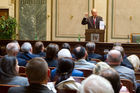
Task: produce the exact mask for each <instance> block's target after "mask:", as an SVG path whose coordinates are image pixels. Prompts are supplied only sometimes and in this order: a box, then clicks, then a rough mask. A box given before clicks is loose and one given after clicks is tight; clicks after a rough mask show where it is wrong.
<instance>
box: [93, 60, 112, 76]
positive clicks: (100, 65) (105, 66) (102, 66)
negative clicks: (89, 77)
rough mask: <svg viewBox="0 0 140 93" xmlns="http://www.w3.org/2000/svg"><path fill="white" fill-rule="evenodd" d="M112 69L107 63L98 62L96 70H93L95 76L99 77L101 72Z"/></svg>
mask: <svg viewBox="0 0 140 93" xmlns="http://www.w3.org/2000/svg"><path fill="white" fill-rule="evenodd" d="M108 68H111V67H110V66H109V65H108V64H107V63H105V62H98V63H97V64H96V66H95V68H93V74H96V75H99V74H100V73H101V71H103V70H105V69H108Z"/></svg>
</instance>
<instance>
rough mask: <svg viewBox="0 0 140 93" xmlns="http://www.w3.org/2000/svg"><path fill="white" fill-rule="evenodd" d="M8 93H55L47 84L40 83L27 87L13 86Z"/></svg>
mask: <svg viewBox="0 0 140 93" xmlns="http://www.w3.org/2000/svg"><path fill="white" fill-rule="evenodd" d="M8 93H53V92H52V91H51V90H49V89H48V87H47V86H44V85H40V84H31V85H30V86H26V87H11V88H10V89H9V90H8Z"/></svg>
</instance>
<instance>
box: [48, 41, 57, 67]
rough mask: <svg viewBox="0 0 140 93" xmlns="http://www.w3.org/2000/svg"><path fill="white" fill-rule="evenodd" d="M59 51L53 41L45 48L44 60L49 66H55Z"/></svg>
mask: <svg viewBox="0 0 140 93" xmlns="http://www.w3.org/2000/svg"><path fill="white" fill-rule="evenodd" d="M58 51H59V46H58V45H57V44H54V43H50V44H49V45H48V46H47V49H46V58H45V60H46V61H47V63H48V66H49V67H56V66H57V64H58V61H57V53H58Z"/></svg>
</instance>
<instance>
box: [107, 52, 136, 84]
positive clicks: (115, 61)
mask: <svg viewBox="0 0 140 93" xmlns="http://www.w3.org/2000/svg"><path fill="white" fill-rule="evenodd" d="M122 60H123V59H122V55H121V53H120V51H118V50H110V51H109V53H108V56H107V61H108V63H109V65H110V66H111V67H113V68H114V69H115V70H116V71H117V72H118V73H119V75H120V78H122V79H129V80H130V81H132V82H133V84H134V85H135V86H136V80H135V79H136V78H135V74H134V70H132V69H130V68H127V67H125V66H120V64H121V62H122Z"/></svg>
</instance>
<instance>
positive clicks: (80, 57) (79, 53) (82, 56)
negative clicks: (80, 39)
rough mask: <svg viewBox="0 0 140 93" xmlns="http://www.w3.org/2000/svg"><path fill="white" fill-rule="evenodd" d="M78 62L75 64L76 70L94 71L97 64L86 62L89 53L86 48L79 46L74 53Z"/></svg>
mask: <svg viewBox="0 0 140 93" xmlns="http://www.w3.org/2000/svg"><path fill="white" fill-rule="evenodd" d="M73 53H74V55H75V57H76V59H77V61H76V62H75V68H82V69H91V70H92V69H93V68H94V67H95V64H93V63H89V62H87V61H86V57H87V51H86V49H85V48H84V47H82V46H78V47H76V48H75V49H74V51H73Z"/></svg>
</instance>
